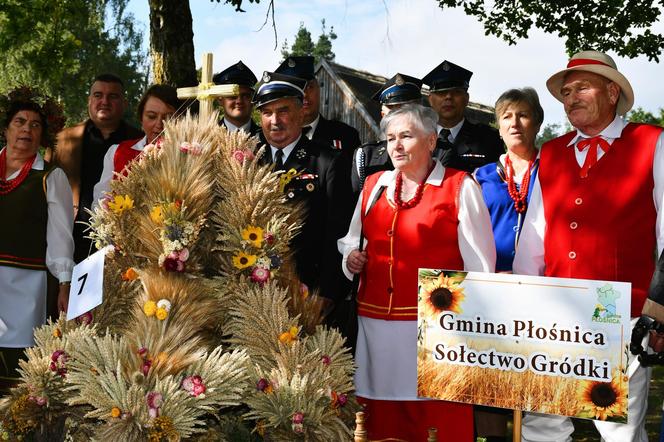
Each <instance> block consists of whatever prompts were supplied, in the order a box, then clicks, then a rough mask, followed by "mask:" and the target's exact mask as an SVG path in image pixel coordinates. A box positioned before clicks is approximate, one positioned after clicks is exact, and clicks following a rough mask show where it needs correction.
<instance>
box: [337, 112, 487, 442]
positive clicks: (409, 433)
mask: <svg viewBox="0 0 664 442" xmlns="http://www.w3.org/2000/svg"><path fill="white" fill-rule="evenodd" d="M437 121H438V116H437V115H436V113H435V112H434V111H433V110H431V109H430V108H426V107H424V106H421V105H417V104H410V105H405V106H403V107H401V108H400V109H397V110H395V111H392V112H390V113H389V114H388V115H387V116H386V117H385V118H383V120H382V121H381V129H382V131H383V133H384V135H385V137H386V139H387V150H388V153H389V155H390V158H391V159H392V163H393V164H394V167H395V170H393V171H387V172H379V173H376V174H374V175H371V176H370V177H368V178H367V180H366V182H365V184H364V188H363V190H362V195H361V198H360V199H359V201H358V203H357V206H356V208H355V213H354V214H353V219H352V221H351V225H350V228H349V231H348V233H347V234H346V236H345V237H343V238H341V239H340V240H339V241H338V246H339V251H340V252H341V254H342V255H343V270H344V273H345V274H346V277H348V278H349V279H352V276H353V274H358V273H359V274H361V282H360V287H359V290H358V294H357V304H358V315H359V320H358V338H357V350H356V363H357V366H358V368H357V372H356V374H355V388H356V394H357V396H358V399H359V401H360V402H361V403H362V404H363V405H364V406H365V411H366V413H367V429H368V432H369V435H368V436H369V439H372V440H373V439H386V438H395V439H399V440H407V441H423V440H426V436H427V429H428V428H431V427H435V428H436V429H437V430H438V434H439V440H441V441H471V440H472V439H473V409H472V406H470V405H464V404H457V403H451V402H443V401H435V400H425V399H418V397H417V269H418V268H419V267H426V268H439V269H451V270H456V269H458V270H469V271H484V272H492V271H493V270H494V267H495V262H496V251H495V246H494V242H493V234H492V231H491V220H490V218H489V212H488V211H487V209H486V206H485V205H484V202H483V200H482V192H481V190H480V188H479V186H478V185H477V183H476V182H475V181H474V180H473V179H472V178H471V177H470V176H469V175H468V174H466V173H465V172H461V171H459V170H455V169H451V168H445V167H443V166H442V165H441V164H440V163H439V162H438V161H436V160H434V159H432V156H431V154H432V152H433V149H434V148H435V147H436V136H437V135H436V133H437V130H436V123H437ZM362 243H364V245H365V247H364V250H363V251H360V250H359V249H361V248H362V247H361V244H362Z"/></svg>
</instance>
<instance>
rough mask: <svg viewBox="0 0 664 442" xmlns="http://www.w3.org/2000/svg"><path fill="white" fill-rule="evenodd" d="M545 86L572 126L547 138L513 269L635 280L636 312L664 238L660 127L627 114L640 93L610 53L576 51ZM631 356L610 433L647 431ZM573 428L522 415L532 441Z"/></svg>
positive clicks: (636, 435)
mask: <svg viewBox="0 0 664 442" xmlns="http://www.w3.org/2000/svg"><path fill="white" fill-rule="evenodd" d="M547 87H548V89H549V91H550V92H551V93H552V94H553V96H554V97H556V98H557V99H558V100H559V101H561V102H562V103H563V106H564V107H565V112H566V113H567V117H568V118H569V121H570V123H572V126H574V128H575V130H574V131H572V132H570V133H568V134H565V135H563V136H561V137H559V138H556V139H554V140H551V141H549V142H548V143H545V144H544V146H542V151H541V154H540V155H541V156H540V172H539V174H538V176H537V181H536V182H535V185H534V189H533V194H532V197H531V199H530V207H529V209H528V214H527V216H526V220H525V222H524V227H523V231H522V234H521V239H520V242H519V248H518V250H517V254H516V257H515V260H514V273H521V274H531V275H546V276H557V277H564V278H582V279H598V280H608V281H628V282H631V283H632V312H631V316H632V318H638V317H639V316H640V315H641V312H642V309H643V307H644V302H645V301H646V296H647V291H648V285H649V282H650V278H651V277H652V274H653V271H654V266H655V260H654V253H653V252H654V251H655V249H657V251H658V255H659V254H660V253H661V252H662V248H663V246H664V215H663V214H662V211H663V210H664V209H663V207H664V136H663V135H662V128H661V127H657V126H651V125H646V124H635V123H628V122H627V121H625V120H624V119H623V117H624V115H625V114H626V113H627V111H629V110H630V109H631V107H632V105H633V103H634V93H633V91H632V86H631V85H630V83H629V81H628V80H627V78H625V76H624V75H622V74H621V73H620V72H619V71H618V69H617V68H616V64H615V62H614V61H613V60H612V59H611V57H609V56H608V55H606V54H603V53H600V52H596V51H583V52H579V53H578V54H576V55H574V56H573V57H572V59H571V60H570V61H569V63H568V64H567V68H566V69H563V70H562V71H560V72H558V73H556V74H555V75H553V76H552V77H551V78H549V80H548V81H547ZM660 309H662V307H661V306H660ZM644 312H645V310H644ZM645 313H648V312H645ZM657 319H660V318H657ZM633 321H636V319H633ZM632 359H634V358H632ZM633 362H635V361H634V360H630V361H629V363H630V374H631V377H630V380H629V403H628V410H629V417H628V423H627V424H616V423H609V422H599V421H596V426H597V429H598V430H599V432H600V433H601V435H602V438H603V440H607V441H616V442H617V441H620V442H624V441H647V440H648V436H647V433H646V431H645V416H646V410H647V396H648V381H649V379H650V370H649V369H646V368H644V367H641V366H639V364H638V361H636V362H635V363H633ZM605 396H607V397H603V398H602V400H600V401H599V402H601V403H597V404H595V405H596V406H597V407H601V408H602V409H603V410H606V411H607V412H609V413H610V412H611V411H610V410H611V409H612V408H611V407H612V405H613V402H616V401H618V400H620V398H618V397H616V396H615V395H605ZM609 396H611V397H609ZM616 403H617V402H616ZM573 431H574V427H573V425H572V423H571V422H570V420H569V419H567V418H563V417H557V416H546V415H538V414H527V415H526V416H525V417H524V424H523V440H525V441H548V442H550V441H565V440H571V434H572V432H573Z"/></svg>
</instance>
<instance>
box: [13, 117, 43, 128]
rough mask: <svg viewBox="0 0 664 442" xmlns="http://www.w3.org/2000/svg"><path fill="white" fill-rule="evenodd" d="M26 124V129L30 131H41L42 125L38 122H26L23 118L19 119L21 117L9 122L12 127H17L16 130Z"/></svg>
mask: <svg viewBox="0 0 664 442" xmlns="http://www.w3.org/2000/svg"><path fill="white" fill-rule="evenodd" d="M26 123H27V124H28V127H29V128H30V129H41V128H42V124H41V123H40V122H39V121H35V120H32V121H29V120H26V119H25V118H21V117H16V118H14V119H13V120H12V122H11V124H12V126H14V127H18V128H20V127H23V126H25V125H26Z"/></svg>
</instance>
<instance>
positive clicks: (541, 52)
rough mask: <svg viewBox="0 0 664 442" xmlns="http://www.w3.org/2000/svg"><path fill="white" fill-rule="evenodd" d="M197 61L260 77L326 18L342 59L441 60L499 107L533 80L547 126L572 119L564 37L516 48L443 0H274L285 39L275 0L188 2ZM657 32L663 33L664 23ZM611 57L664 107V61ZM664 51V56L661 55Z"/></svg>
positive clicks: (419, 70)
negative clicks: (560, 84)
mask: <svg viewBox="0 0 664 442" xmlns="http://www.w3.org/2000/svg"><path fill="white" fill-rule="evenodd" d="M189 3H190V7H191V11H192V17H193V29H194V50H195V52H196V54H195V57H196V64H197V66H200V64H201V58H202V54H203V53H205V52H212V53H213V56H214V72H219V71H221V70H222V69H224V68H226V67H228V66H229V65H231V64H233V63H235V62H237V61H238V60H242V61H243V62H244V63H245V64H246V65H247V66H249V67H250V68H251V69H252V70H253V71H254V73H255V74H256V76H257V77H259V78H260V76H261V74H262V72H263V71H265V70H269V71H271V70H274V69H276V68H277V66H278V65H279V63H280V60H281V46H282V44H283V42H284V39H288V42H289V44H292V43H293V40H294V36H295V34H296V33H297V30H298V27H299V26H300V23H304V25H305V27H306V28H307V29H308V30H309V31H310V32H311V34H312V38H313V40H314V42H315V41H316V39H317V38H318V35H319V34H320V32H321V23H320V22H321V19H325V21H326V26H327V28H328V29H329V28H330V27H331V26H333V27H334V31H335V33H336V34H337V36H338V38H337V39H336V40H334V41H333V46H332V50H333V51H334V53H335V54H336V59H335V62H336V63H339V64H342V65H345V66H348V67H351V68H354V69H359V70H364V71H368V72H371V73H373V74H378V75H382V76H385V77H388V78H389V77H391V76H393V75H394V74H396V73H397V72H400V73H403V74H408V75H412V76H415V77H419V78H422V77H423V76H424V75H426V74H427V73H428V72H429V71H430V70H431V69H433V68H434V67H436V66H437V65H438V64H439V63H440V62H442V61H443V60H449V61H451V62H453V63H456V64H458V65H460V66H463V67H465V68H466V69H469V70H470V71H472V72H473V77H472V78H471V81H470V89H469V91H468V92H469V93H470V100H471V101H474V102H479V103H482V104H487V105H491V106H493V104H494V103H495V101H496V99H497V98H498V97H499V96H500V94H501V93H502V92H504V91H506V90H507V89H510V88H513V87H524V86H530V87H533V88H535V90H536V91H537V92H538V94H539V96H540V101H541V103H542V107H543V108H544V114H545V117H544V124H545V125H546V124H565V123H566V121H567V120H566V118H565V113H564V111H563V108H562V104H560V103H559V102H558V101H557V100H556V99H555V98H553V97H552V96H551V94H550V93H549V92H548V90H547V89H546V85H545V83H546V80H547V79H548V78H549V77H550V76H551V75H553V74H554V73H555V72H557V71H559V70H561V69H563V68H564V67H565V65H566V64H567V60H568V58H567V55H566V54H565V45H564V40H563V39H561V38H560V37H558V36H555V35H550V34H545V33H543V32H540V31H537V30H534V31H532V32H531V33H530V35H529V38H528V39H524V40H519V42H518V43H517V44H516V45H513V46H509V45H508V44H507V43H506V42H504V41H502V40H500V39H499V38H497V37H494V36H486V35H484V28H483V27H482V25H481V24H480V23H479V22H478V21H477V20H476V19H474V18H472V17H468V16H466V15H465V14H464V12H463V10H461V9H445V10H443V9H441V8H439V7H438V3H437V2H436V1H435V0H280V1H277V0H275V6H276V8H275V9H276V10H275V21H276V23H277V43H276V48H275V37H274V30H273V28H272V26H271V20H270V21H268V23H267V24H266V25H265V26H264V27H263V28H262V29H261V26H262V25H263V23H264V22H265V19H266V13H267V8H268V3H269V2H268V1H267V0H262V1H261V2H260V3H258V4H255V3H249V1H248V0H244V3H246V5H243V8H244V9H245V11H246V12H244V13H240V12H235V10H234V8H233V7H232V6H230V5H227V4H224V3H223V0H222V2H221V3H217V2H211V1H209V0H190V2H189ZM128 10H129V12H131V13H133V14H134V16H135V18H136V20H137V21H138V22H140V23H143V25H144V29H145V32H146V33H145V37H144V40H145V45H146V47H147V45H148V44H149V33H148V31H147V30H148V24H149V9H148V1H147V0H131V1H130V4H129V8H128ZM652 30H653V31H654V32H659V33H664V23H662V22H661V21H660V22H658V23H656V24H655V26H653V28H652ZM610 55H611V56H612V57H613V58H614V60H615V61H616V64H617V66H618V70H619V71H620V72H622V73H623V74H624V75H625V76H626V77H627V78H628V79H629V80H630V83H631V84H632V87H633V89H634V94H635V107H642V108H643V109H645V110H647V111H650V112H653V113H658V110H659V109H660V108H662V107H664V80H663V78H664V65H662V64H657V63H655V62H650V61H648V59H647V57H637V58H635V59H627V58H620V57H617V56H615V54H611V53H610ZM662 57H663V58H664V54H662Z"/></svg>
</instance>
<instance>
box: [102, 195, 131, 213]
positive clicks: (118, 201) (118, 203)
mask: <svg viewBox="0 0 664 442" xmlns="http://www.w3.org/2000/svg"><path fill="white" fill-rule="evenodd" d="M108 208H109V209H110V210H112V211H113V212H114V213H116V214H118V215H120V214H121V213H122V212H124V211H125V210H130V209H133V208H134V200H133V199H131V197H130V196H129V195H115V196H114V197H113V200H112V201H109V202H108Z"/></svg>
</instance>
